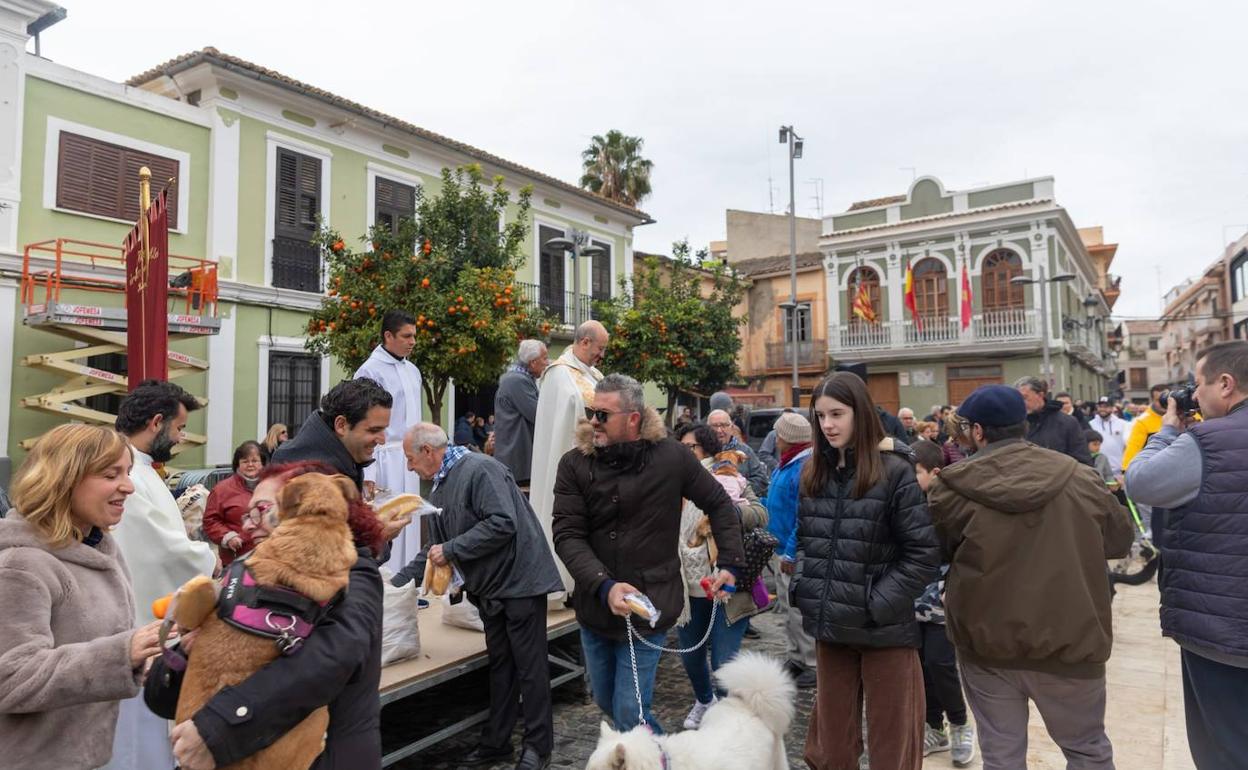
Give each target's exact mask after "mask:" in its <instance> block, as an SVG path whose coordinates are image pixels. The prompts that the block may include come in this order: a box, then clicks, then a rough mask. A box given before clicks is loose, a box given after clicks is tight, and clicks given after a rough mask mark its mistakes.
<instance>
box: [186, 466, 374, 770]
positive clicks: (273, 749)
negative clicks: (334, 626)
mask: <svg viewBox="0 0 1248 770" xmlns="http://www.w3.org/2000/svg"><path fill="white" fill-rule="evenodd" d="M358 496H359V495H358V493H357V491H356V489H355V485H354V484H353V483H352V482H351V480H350V479H348V478H347V477H345V476H332V477H331V476H326V475H324V474H320V473H306V474H304V475H302V476H297V477H295V478H294V479H291V480H290V481H289V482H287V483H286V485H285V486H284V487H282V491H281V493H280V495H279V496H278V522H279V524H278V526H277V527H276V528H275V529H274V530H273V533H272V534H271V535H270V536H269V538H268V539H267V540H265V541H263V542H262V543H260V545H258V546H256V549H255V551H253V552H252V554H251V556H250V557H248V559H247V565H248V566H249V568H250V569H251V571H252V574H253V575H254V576H255V579H256V582H257V583H258V584H259V585H261V586H282V587H285V588H289V589H292V590H294V591H298V592H299V593H300V594H303V595H304V596H305V597H307V598H308V599H311V600H313V601H315V602H318V603H323V602H327V601H329V600H330V599H332V598H333V597H334V596H335V595H337V594H338V592H339V591H341V590H343V589H345V588H346V587H347V582H348V580H349V573H350V570H351V567H352V565H354V564H355V560H356V553H355V546H354V541H353V538H352V536H351V530H350V528H349V527H348V526H347V518H348V501H350V500H354V499H356V498H357V497H358ZM216 606H217V586H216V583H215V582H214V581H212V580H211V579H209V578H206V577H198V578H194V579H193V580H190V581H189V582H187V584H186V585H184V586H183V587H182V588H181V589H179V590H178V594H177V596H176V597H175V599H174V606H173V617H174V620H176V621H177V624H178V625H179V626H180V627H181V628H183V629H185V630H190V629H196V628H198V629H199V636H198V639H196V641H195V643H194V645H193V647H192V651H191V655H190V657H189V659H188V662H187V668H186V676H185V678H184V679H183V682H182V692H181V694H180V696H179V698H178V710H177V721H178V722H179V723H181V722H184V721H186V720H187V719H190V718H191V717H192V716H194V715H195V713H196V712H197V711H199V710H200V709H201V708H202V707H203V706H204V704H206V703H207V702H208V701H209V700H210V699H211V698H212V696H213V695H215V694H216V693H217V692H218V691H220V690H221V689H222V688H224V687H228V686H231V685H235V684H238V683H239V682H242V681H243V680H244V679H246V678H247V677H249V676H251V674H253V673H254V672H255V671H257V670H258V669H260V668H261V667H263V666H264V665H265V664H267V663H269V662H271V661H273V660H274V659H275V658H277V656H278V655H279V654H280V652H279V649H278V646H277V645H276V644H275V643H274V640H272V639H269V638H266V637H263V636H258V635H256V634H251V633H247V632H246V631H243V630H241V629H238V628H235V627H234V626H231V625H230V624H228V623H226V622H225V621H224V620H222V619H221V618H220V617H218V615H217V613H216V612H215V610H216ZM313 633H315V631H313ZM293 654H294V655H298V654H299V652H298V651H297V650H296V651H295V652H294V653H293ZM328 725H329V711H328V710H327V709H325V708H320V709H317V710H316V711H314V712H312V713H311V714H309V715H308V717H307V718H306V719H304V720H303V721H302V722H300V723H299V724H297V725H295V727H294V728H293V729H291V731H290V732H288V733H286V734H285V735H283V736H282V737H281V738H279V739H278V740H277V741H276V742H275V743H273V744H272V745H271V746H269V747H268V748H267V749H264V750H263V751H260V752H259V753H257V754H254V755H253V756H251V757H248V758H247V759H245V760H242V761H241V762H236V763H235V764H232V765H229V768H234V769H236V770H244V769H245V770H261V768H283V770H306V768H308V767H310V766H311V765H312V763H313V762H314V761H315V760H316V757H317V755H319V754H320V753H321V751H322V750H323V749H324V736H325V729H326V727H327V726H328Z"/></svg>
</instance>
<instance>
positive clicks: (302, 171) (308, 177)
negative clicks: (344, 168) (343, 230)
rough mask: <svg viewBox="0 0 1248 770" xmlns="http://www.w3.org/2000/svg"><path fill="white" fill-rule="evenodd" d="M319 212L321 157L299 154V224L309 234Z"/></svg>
mask: <svg viewBox="0 0 1248 770" xmlns="http://www.w3.org/2000/svg"><path fill="white" fill-rule="evenodd" d="M320 213H321V159H320V158H313V157H310V156H307V155H300V156H299V214H300V221H299V224H300V225H301V226H302V228H303V229H304V230H306V231H307V232H308V233H309V234H310V233H311V232H313V231H315V230H316V218H317V217H318V216H320Z"/></svg>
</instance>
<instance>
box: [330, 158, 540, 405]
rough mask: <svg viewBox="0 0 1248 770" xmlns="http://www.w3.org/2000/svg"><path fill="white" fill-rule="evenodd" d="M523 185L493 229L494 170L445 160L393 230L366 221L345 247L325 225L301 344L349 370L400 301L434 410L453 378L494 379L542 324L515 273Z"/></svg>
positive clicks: (503, 199) (503, 202)
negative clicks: (318, 276)
mask: <svg viewBox="0 0 1248 770" xmlns="http://www.w3.org/2000/svg"><path fill="white" fill-rule="evenodd" d="M530 195H531V191H530V190H529V189H528V188H527V187H526V188H524V189H522V190H520V192H519V195H518V196H517V199H516V201H515V211H514V212H513V215H512V216H510V217H508V219H509V220H510V221H508V222H507V223H506V224H505V225H504V226H503V227H502V228H501V229H500V228H499V221H500V220H502V218H503V216H504V213H505V210H506V208H507V206H508V205H509V204H510V203H511V196H510V194H509V193H508V192H507V191H506V190H505V189H504V188H503V179H502V177H495V178H494V179H493V180H490V181H485V180H484V176H483V175H482V172H481V169H480V168H479V167H478V166H475V165H472V166H467V167H464V168H458V169H455V170H454V171H451V170H450V169H443V170H442V181H441V187H440V189H439V190H438V191H437V193H436V194H435V195H429V196H426V195H424V194H423V191H422V190H417V201H416V212H415V216H413V217H412V218H411V219H405V220H403V221H402V222H401V223H400V224H399V226H398V228H397V232H391V231H390V230H389V229H388V228H384V227H374V228H372V230H371V231H370V233H369V235H368V236H367V237H362V238H360V247H359V248H353V247H352V246H350V245H348V244H347V242H346V241H345V240H344V239H343V238H342V236H341V234H339V233H338V231H336V230H333V229H331V228H324V227H323V228H322V229H321V230H320V232H319V233H318V235H317V238H316V241H317V243H318V244H319V245H320V246H321V247H322V249H323V250H324V253H325V255H326V259H325V263H326V273H327V279H328V280H327V286H326V296H325V298H324V299H323V300H322V301H321V305H320V307H319V308H318V309H317V310H316V311H315V312H314V313H313V314H312V317H311V318H310V319H309V321H308V348H309V349H310V350H312V351H313V352H316V353H319V354H321V355H330V356H333V357H334V359H336V360H337V361H338V363H339V364H341V365H342V367H343V368H344V369H346V370H347V371H352V372H353V371H355V370H356V369H357V368H358V367H359V366H360V365H361V364H362V363H364V361H365V359H367V358H368V356H369V354H370V353H371V352H372V350H373V348H374V347H375V346H376V345H377V344H378V343H379V342H380V341H381V317H382V316H383V315H384V314H385V313H386V311H388V310H391V309H402V310H406V311H407V312H408V313H410V314H411V315H412V316H414V317H415V318H416V326H417V335H416V347H415V349H414V350H413V351H412V355H411V360H412V362H413V363H415V364H416V365H417V366H418V367H420V372H421V378H422V382H423V386H424V390H425V397H426V399H427V400H428V402H429V405H430V406H431V407H432V409H433V413H434V415H435V419H437V418H440V416H441V413H442V403H443V399H444V397H445V395H446V387H447V385H448V384H449V383H450V381H451V379H452V378H454V380H455V384H456V386H457V387H460V388H463V389H465V390H469V391H471V390H476V389H478V388H481V387H483V386H487V385H490V384H492V383H494V382H495V381H496V380H497V378H498V376H499V375H500V374H501V373H502V370H503V367H504V366H506V364H507V362H508V361H509V360H510V359H511V357H512V356H513V355H514V354H515V349H516V343H517V341H518V340H521V339H524V338H525V337H538V338H541V339H545V338H546V337H547V336H548V335H549V332H550V323H549V321H548V320H547V319H546V318H545V317H544V316H542V315H541V314H540V313H539V312H538V311H536V309H535V308H534V307H532V306H531V305H530V304H529V303H527V302H526V301H525V300H524V299H523V296H522V292H521V290H520V287H519V285H517V284H516V280H515V278H516V270H517V268H519V267H520V265H521V264H522V263H523V262H524V255H523V254H522V253H521V246H522V244H523V243H524V241H525V237H526V235H527V233H528V224H527V223H528V213H529V199H530Z"/></svg>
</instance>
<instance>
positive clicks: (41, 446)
mask: <svg viewBox="0 0 1248 770" xmlns="http://www.w3.org/2000/svg"><path fill="white" fill-rule="evenodd" d="M128 451H130V450H129V445H128V444H127V443H126V439H125V438H124V437H122V435H121V434H120V433H118V432H117V431H115V430H113V429H112V428H105V427H102V426H94V425H58V426H57V427H55V428H53V429H52V430H50V431H48V432H47V433H45V434H43V435H42V436H40V437H39V440H38V441H37V442H36V443H35V445H34V447H32V448H31V450H30V454H28V455H26V459H25V460H24V461H22V465H21V467H20V468H18V469H17V474H16V476H15V478H14V479H13V486H12V488H11V489H10V490H9V491H10V493H11V495H12V498H13V507H14V508H16V509H17V512H18V513H20V514H21V515H22V518H24V519H25V520H26V522H27V523H28V524H30V525H31V526H32V527H34V528H35V529H36V530H38V532H39V534H40V536H41V537H42V538H43V539H44V541H46V542H47V544H48V545H49V546H50V547H51V548H64V547H65V546H67V545H69V544H70V543H73V542H82V539H83V538H84V537H85V536H86V535H87V533H86V532H83V531H81V530H80V529H79V527H78V526H77V525H75V524H74V519H73V510H72V508H71V506H70V501H71V499H72V498H73V495H74V488H75V487H77V486H78V484H80V483H81V482H82V480H83V479H85V478H87V477H88V476H98V475H101V474H103V473H104V472H105V471H106V470H108V468H109V467H110V466H111V465H112V464H113V463H115V462H117V458H118V457H120V456H121V453H122V452H128Z"/></svg>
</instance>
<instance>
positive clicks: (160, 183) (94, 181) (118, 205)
mask: <svg viewBox="0 0 1248 770" xmlns="http://www.w3.org/2000/svg"><path fill="white" fill-rule="evenodd" d="M58 152H59V158H58V162H57V175H56V205H57V207H58V208H63V209H69V210H71V211H81V212H84V213H87V214H96V215H98V216H102V217H111V218H113V219H122V220H126V221H135V220H137V219H138V218H139V169H140V168H142V167H143V166H147V167H148V168H149V169H151V172H152V194H153V197H154V196H155V195H156V194H157V193H158V192H159V191H160V190H162V189H164V187H165V186H166V185H167V184H168V182H169V179H171V178H172V179H177V178H178V171H179V168H178V167H179V163H178V161H176V160H173V159H172V158H165V157H162V156H159V155H151V154H149V153H144V152H139V151H137V150H132V149H130V148H128V147H122V146H120V145H116V144H111V143H109V142H102V141H100V140H98V139H92V138H90V137H86V136H81V135H79V134H74V133H70V132H68V131H62V132H61V135H60V144H59V148H58ZM177 198H178V188H177V186H176V185H174V186H173V188H172V189H171V190H170V191H169V226H170V227H174V228H176V227H177V226H178V203H177Z"/></svg>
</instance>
